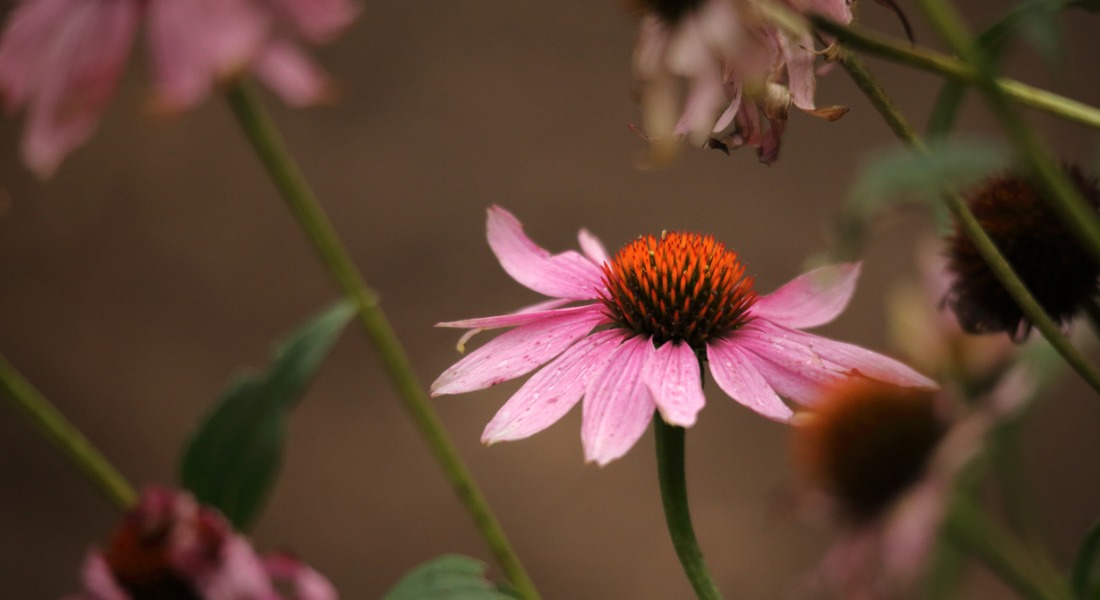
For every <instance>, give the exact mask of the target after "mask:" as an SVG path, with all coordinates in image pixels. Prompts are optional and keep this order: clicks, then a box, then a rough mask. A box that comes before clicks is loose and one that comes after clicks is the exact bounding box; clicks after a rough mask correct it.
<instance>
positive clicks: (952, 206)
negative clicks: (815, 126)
mask: <svg viewBox="0 0 1100 600" xmlns="http://www.w3.org/2000/svg"><path fill="white" fill-rule="evenodd" d="M838 61H839V62H840V64H841V66H842V67H843V68H844V70H845V71H846V72H847V73H848V75H849V76H850V77H851V78H852V80H853V81H854V82H855V84H856V86H857V87H859V89H860V90H861V91H863V92H864V95H866V96H867V98H868V100H870V101H871V104H873V105H874V107H875V109H877V110H878V112H879V114H880V115H881V116H882V118H883V119H884V120H885V121H886V123H887V124H888V125H889V126H890V129H891V130H893V131H894V133H895V134H896V135H897V136H898V137H899V138H900V139H901V140H902V141H903V142H905V143H906V144H908V145H909V146H910V147H912V148H913V150H914V151H915V152H920V153H923V152H926V151H927V150H926V148H925V146H924V142H923V141H922V140H921V138H920V136H918V135H917V133H916V131H915V130H914V129H913V128H912V126H910V125H909V122H908V121H907V120H906V119H905V117H904V116H903V115H902V114H901V111H899V110H898V108H897V105H895V104H894V103H893V101H892V100H891V99H890V97H889V96H888V95H887V94H886V92H885V91H884V90H883V89H882V86H880V85H879V84H878V81H877V80H876V79H875V77H874V76H873V75H872V74H871V72H870V71H868V70H867V67H866V66H865V65H864V64H863V61H861V60H860V59H859V58H858V57H857V56H855V55H854V54H852V53H851V52H848V51H841V52H840V53H839V56H838ZM943 200H944V202H945V203H946V205H947V208H948V210H950V211H951V214H952V215H953V216H954V217H955V219H956V221H957V222H958V223H959V227H960V228H961V229H962V230H963V232H964V233H965V234H966V235H967V237H969V238H970V240H971V241H972V242H973V243H974V247H975V248H977V250H978V253H979V254H981V256H982V258H983V259H984V260H985V262H986V264H988V265H989V268H990V270H991V271H993V274H994V275H995V276H996V277H997V279H998V281H1000V282H1001V285H1003V286H1004V288H1005V290H1006V291H1007V292H1008V293H1009V295H1010V296H1012V299H1013V300H1015V301H1016V304H1018V305H1019V306H1020V310H1022V311H1023V313H1024V315H1026V316H1027V318H1028V320H1029V321H1030V322H1031V324H1032V325H1034V326H1035V328H1036V329H1038V330H1039V332H1040V333H1042V334H1043V337H1044V338H1046V339H1047V341H1048V342H1050V345H1051V346H1053V347H1054V349H1055V350H1057V351H1058V353H1059V354H1060V355H1062V358H1064V359H1065V361H1066V362H1067V363H1068V364H1069V365H1070V366H1071V367H1073V369H1074V370H1075V371H1077V373H1078V374H1079V375H1080V376H1081V378H1082V379H1084V380H1085V382H1087V383H1088V384H1089V385H1090V386H1092V388H1093V389H1094V390H1096V391H1097V392H1098V393H1100V372H1097V370H1096V369H1095V368H1094V367H1093V366H1092V365H1091V364H1089V362H1088V361H1087V360H1085V357H1084V355H1083V354H1081V353H1080V352H1079V351H1078V350H1077V349H1076V348H1075V347H1074V346H1073V344H1071V343H1070V341H1069V340H1068V339H1067V338H1066V336H1065V335H1063V334H1062V331H1061V329H1060V328H1059V327H1058V325H1057V324H1056V323H1055V322H1054V321H1053V320H1052V319H1051V318H1050V316H1049V315H1047V314H1046V312H1045V311H1044V310H1043V307H1042V306H1040V305H1039V303H1038V301H1036V300H1035V297H1034V296H1032V295H1031V292H1030V291H1028V289H1027V286H1026V285H1024V282H1023V281H1022V280H1021V279H1020V277H1019V275H1017V274H1016V272H1015V270H1014V269H1013V268H1012V265H1010V264H1009V263H1008V261H1007V260H1005V258H1004V256H1003V255H1002V254H1001V253H1000V251H999V250H998V249H997V246H996V244H994V242H993V239H992V238H990V237H989V234H988V233H986V232H985V230H983V229H982V226H981V225H980V224H979V223H978V220H977V219H976V218H975V217H974V213H972V212H970V208H969V207H968V206H967V205H966V202H965V201H964V200H963V199H962V197H961V196H960V195H959V194H958V193H957V192H953V191H945V192H944V194H943Z"/></svg>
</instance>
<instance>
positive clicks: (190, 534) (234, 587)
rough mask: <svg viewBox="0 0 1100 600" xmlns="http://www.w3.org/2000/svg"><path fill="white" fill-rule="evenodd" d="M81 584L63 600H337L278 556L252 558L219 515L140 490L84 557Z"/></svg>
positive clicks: (297, 564)
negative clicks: (101, 543) (107, 536)
mask: <svg viewBox="0 0 1100 600" xmlns="http://www.w3.org/2000/svg"><path fill="white" fill-rule="evenodd" d="M82 580H83V583H84V591H83V592H82V593H80V594H76V595H72V596H69V597H67V598H66V600H142V599H144V598H173V599H174V598H179V599H181V600H187V599H194V600H336V599H337V594H336V590H335V589H334V588H333V587H332V584H330V583H329V582H328V580H326V579H325V578H324V577H323V576H322V575H321V574H319V573H317V572H316V571H314V570H313V569H311V568H310V567H309V566H308V565H305V564H304V563H302V562H301V561H299V560H297V559H296V558H294V557H291V556H289V555H287V554H285V553H280V554H273V555H270V556H268V557H266V558H261V557H259V556H257V555H256V552H255V551H254V550H253V549H252V546H251V545H250V544H249V543H248V540H246V539H245V538H244V537H243V536H241V535H239V534H237V533H235V532H234V531H233V530H232V529H231V527H230V525H229V523H228V522H226V520H225V519H224V518H223V517H222V516H221V514H220V513H218V512H217V511H215V510H214V509H212V508H210V507H206V506H200V505H199V504H198V503H196V502H195V500H194V498H192V497H191V495H190V494H188V493H186V492H180V491H175V490H169V489H165V488H159V487H149V488H147V489H146V490H144V492H143V493H142V495H141V498H140V500H139V501H138V504H137V506H136V507H134V508H133V509H131V510H130V511H129V512H128V513H127V514H126V516H125V518H124V520H123V522H122V526H121V527H119V529H118V530H117V531H116V532H115V534H114V537H113V538H112V540H111V543H110V545H109V547H108V548H107V550H106V551H101V550H92V551H91V552H89V553H88V557H87V559H86V560H85V562H84V568H83V570H82ZM283 589H286V590H289V591H290V593H289V595H287V594H285V593H283V592H281V591H280V590H283Z"/></svg>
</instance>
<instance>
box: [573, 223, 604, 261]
mask: <svg viewBox="0 0 1100 600" xmlns="http://www.w3.org/2000/svg"><path fill="white" fill-rule="evenodd" d="M577 241H578V242H580V245H581V251H583V252H584V255H585V256H587V257H588V258H589V260H591V261H592V262H594V263H596V264H597V265H602V264H604V263H606V262H611V261H610V259H609V258H608V256H607V250H606V249H605V248H604V245H603V243H602V242H600V238H598V237H596V236H594V235H592V233H591V232H589V231H588V230H587V229H581V230H580V231H579V232H578V233H577Z"/></svg>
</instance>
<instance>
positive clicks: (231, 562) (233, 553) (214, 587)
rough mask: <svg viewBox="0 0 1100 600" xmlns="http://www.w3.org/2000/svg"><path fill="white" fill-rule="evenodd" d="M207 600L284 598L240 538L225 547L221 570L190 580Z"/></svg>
mask: <svg viewBox="0 0 1100 600" xmlns="http://www.w3.org/2000/svg"><path fill="white" fill-rule="evenodd" d="M189 579H191V580H192V581H193V582H194V584H195V588H196V589H197V590H198V592H199V596H200V597H201V598H202V599H203V600H241V599H242V598H249V599H252V598H255V599H256V600H267V599H269V598H270V599H272V600H277V599H278V598H279V597H280V596H279V595H278V594H277V593H276V591H275V586H273V585H272V584H271V578H269V577H268V575H267V571H266V570H264V565H263V562H261V561H260V557H259V556H256V551H255V550H253V549H252V546H251V545H250V544H249V543H248V541H247V540H245V539H244V538H243V537H241V536H239V535H233V536H231V537H230V538H229V539H228V540H226V542H225V544H223V545H222V547H221V551H220V553H219V556H218V563H217V568H216V569H214V570H210V571H206V572H202V573H196V574H193V575H191V577H189Z"/></svg>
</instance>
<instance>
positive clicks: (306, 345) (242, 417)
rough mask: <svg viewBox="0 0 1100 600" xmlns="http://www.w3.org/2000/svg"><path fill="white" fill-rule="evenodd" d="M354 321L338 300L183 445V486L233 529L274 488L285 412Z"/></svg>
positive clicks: (242, 383) (245, 523)
mask: <svg viewBox="0 0 1100 600" xmlns="http://www.w3.org/2000/svg"><path fill="white" fill-rule="evenodd" d="M354 314H355V308H354V305H352V304H351V303H350V302H346V301H343V302H338V303H336V304H335V305H333V306H332V307H330V308H328V309H326V310H325V311H323V312H322V313H320V314H319V315H317V316H316V317H314V318H312V319H310V321H309V322H307V323H306V324H305V325H303V326H302V327H301V328H300V329H298V330H297V331H295V332H294V333H293V334H292V335H291V336H289V338H287V339H286V340H285V341H283V342H282V343H280V344H278V346H277V347H276V351H275V356H274V361H273V363H272V365H271V368H270V369H269V370H268V371H267V373H265V374H262V375H245V376H243V377H239V378H238V379H237V380H236V381H235V382H234V383H233V384H231V385H230V387H229V388H228V389H227V390H226V392H225V393H223V394H222V397H221V399H220V400H219V402H218V403H217V405H216V406H215V407H214V408H213V410H212V411H211V412H210V413H209V414H208V415H207V416H206V418H205V419H204V420H203V422H202V423H201V424H200V425H199V427H198V429H196V430H195V431H194V433H193V434H192V436H191V439H190V440H189V441H188V443H187V446H186V449H185V450H184V455H183V461H182V462H181V464H180V478H181V479H182V482H183V486H184V487H186V488H187V489H189V490H191V492H192V493H194V494H195V496H196V497H197V498H198V499H199V501H201V502H203V503H205V504H209V505H211V506H214V507H216V508H218V509H219V510H221V511H222V513H223V514H225V516H226V517H227V518H228V519H229V520H230V521H231V522H232V523H233V525H234V526H236V527H237V528H238V529H240V530H246V529H247V528H248V527H249V526H250V525H251V524H252V522H253V520H254V519H255V517H256V516H257V514H258V511H259V508H260V505H261V504H262V503H263V500H264V498H265V497H266V496H267V493H268V491H269V490H270V488H271V486H272V485H273V484H274V483H275V479H276V476H277V474H278V471H279V466H280V463H281V462H282V454H283V445H284V438H285V434H286V420H287V417H288V416H289V414H290V410H291V409H292V408H293V407H294V405H295V404H296V402H297V400H298V398H299V397H300V396H301V395H302V393H303V392H304V391H305V388H306V385H307V384H308V382H309V380H310V378H311V377H312V375H313V373H314V372H315V371H316V370H317V367H319V366H320V365H321V362H322V361H323V360H324V358H325V356H326V355H327V354H328V351H329V348H331V347H332V344H333V343H334V342H335V341H336V339H337V338H338V337H339V335H340V332H342V331H343V330H344V327H345V326H346V325H347V323H348V321H349V320H350V319H351V317H352V315H354Z"/></svg>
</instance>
